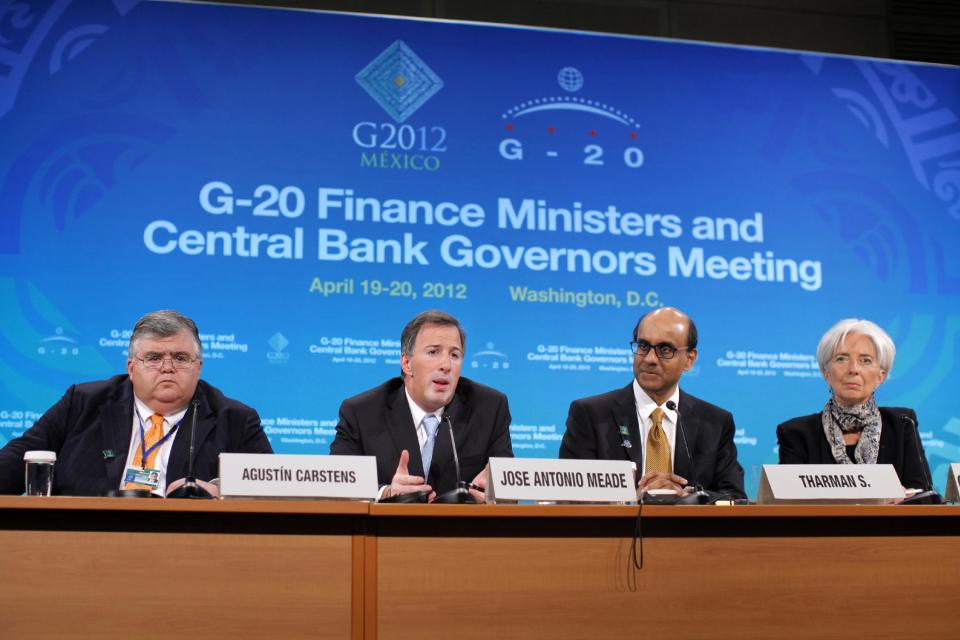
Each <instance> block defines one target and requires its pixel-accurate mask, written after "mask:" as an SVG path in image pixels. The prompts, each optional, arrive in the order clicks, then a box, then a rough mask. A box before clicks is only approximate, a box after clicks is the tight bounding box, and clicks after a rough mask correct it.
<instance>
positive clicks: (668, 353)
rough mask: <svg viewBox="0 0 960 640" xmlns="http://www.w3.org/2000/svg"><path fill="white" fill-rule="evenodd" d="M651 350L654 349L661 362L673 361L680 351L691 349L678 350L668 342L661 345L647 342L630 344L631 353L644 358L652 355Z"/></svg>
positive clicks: (636, 341) (640, 341) (638, 341)
mask: <svg viewBox="0 0 960 640" xmlns="http://www.w3.org/2000/svg"><path fill="white" fill-rule="evenodd" d="M650 349H653V352H654V353H655V354H656V356H657V358H659V359H660V360H671V359H672V358H673V357H674V356H675V355H677V352H678V351H689V350H690V347H680V348H679V349H678V348H677V347H675V346H673V345H672V344H667V343H666V342H661V343H660V344H650V343H649V342H647V341H646V340H634V341H633V342H631V343H630V351H633V352H634V353H636V354H639V355H640V356H642V357H646V355H647V354H648V353H650Z"/></svg>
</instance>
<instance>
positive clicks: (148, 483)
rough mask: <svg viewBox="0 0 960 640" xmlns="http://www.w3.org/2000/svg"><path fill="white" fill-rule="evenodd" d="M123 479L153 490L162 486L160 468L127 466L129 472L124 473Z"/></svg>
mask: <svg viewBox="0 0 960 640" xmlns="http://www.w3.org/2000/svg"><path fill="white" fill-rule="evenodd" d="M123 481H124V482H125V483H127V482H129V483H132V484H138V485H141V486H142V487H144V488H145V489H150V490H153V489H156V488H157V487H159V486H160V470H159V469H141V468H139V467H127V472H126V473H125V474H124V475H123Z"/></svg>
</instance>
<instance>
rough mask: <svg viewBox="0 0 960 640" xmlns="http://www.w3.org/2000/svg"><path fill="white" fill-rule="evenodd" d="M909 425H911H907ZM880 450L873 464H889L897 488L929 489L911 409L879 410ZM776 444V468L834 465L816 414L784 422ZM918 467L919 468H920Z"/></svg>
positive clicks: (928, 474)
mask: <svg viewBox="0 0 960 640" xmlns="http://www.w3.org/2000/svg"><path fill="white" fill-rule="evenodd" d="M911 421H912V422H911ZM880 422H881V427H880V450H879V451H878V452H877V464H892V465H893V468H894V469H896V470H897V475H898V476H900V484H902V485H903V486H905V487H907V488H908V489H924V490H926V489H930V486H929V483H928V482H927V480H926V478H929V477H930V468H929V467H928V466H927V458H926V456H925V455H924V453H923V445H922V444H920V449H919V450H918V449H917V445H918V444H919V442H920V438H919V434H918V433H916V428H915V426H914V425H916V424H917V414H915V413H914V412H913V409H902V408H900V407H880ZM777 442H779V443H780V464H834V463H835V462H836V460H834V459H833V452H832V450H831V449H830V444H829V443H828V442H827V436H826V435H825V434H824V433H823V420H821V417H820V414H819V413H814V414H812V415H809V416H803V417H801V418H794V419H793V420H788V421H787V422H784V423H783V424H781V425H778V426H777ZM921 465H922V466H921Z"/></svg>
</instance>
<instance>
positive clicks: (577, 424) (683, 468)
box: [560, 383, 747, 498]
mask: <svg viewBox="0 0 960 640" xmlns="http://www.w3.org/2000/svg"><path fill="white" fill-rule="evenodd" d="M679 409H680V420H681V422H682V424H683V433H684V434H685V435H686V439H687V444H688V445H689V447H690V455H691V456H692V457H693V465H692V466H691V461H690V459H689V458H688V457H687V452H686V449H685V448H684V446H683V440H682V439H681V436H680V432H679V430H678V432H677V440H676V446H675V447H674V454H673V471H674V473H676V474H677V475H680V476H683V477H684V478H686V479H687V481H688V482H690V484H701V485H703V487H704V489H706V490H707V491H710V492H712V493H718V494H726V495H728V496H730V497H734V498H746V497H747V496H746V494H745V493H744V491H743V469H742V468H741V467H740V463H738V462H737V446H736V445H735V444H734V443H733V436H734V433H735V432H736V427H735V426H734V423H733V416H732V415H730V412H729V411H724V410H723V409H721V408H720V407H717V406H714V405H712V404H710V403H709V402H704V401H703V400H699V399H698V398H695V397H693V396H691V395H690V394H688V393H685V392H684V391H683V390H682V389H681V391H680V406H679ZM620 425H625V426H626V427H627V429H628V431H629V434H630V435H629V436H628V437H627V438H626V439H627V440H629V442H630V443H631V445H632V446H630V447H625V446H624V438H621V437H620V431H619V426H620ZM642 451H643V450H642V445H641V442H640V423H639V420H638V419H637V409H636V403H635V400H634V396H633V384H632V383H631V384H628V385H627V386H626V387H624V388H622V389H617V390H615V391H610V392H608V393H604V394H601V395H598V396H591V397H589V398H581V399H580V400H574V401H573V402H572V403H571V404H570V412H569V414H568V415H567V431H566V433H564V434H563V441H562V442H561V443H560V457H561V458H581V459H599V460H633V461H634V462H636V463H637V469H638V470H642V469H643V460H642V459H641V457H642V455H643V453H642Z"/></svg>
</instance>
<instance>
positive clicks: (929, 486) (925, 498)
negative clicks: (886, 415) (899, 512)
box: [900, 414, 943, 504]
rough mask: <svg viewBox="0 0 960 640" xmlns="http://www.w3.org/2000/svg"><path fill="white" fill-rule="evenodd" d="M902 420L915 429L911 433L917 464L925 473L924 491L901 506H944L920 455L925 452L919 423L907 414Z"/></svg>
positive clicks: (901, 417)
mask: <svg viewBox="0 0 960 640" xmlns="http://www.w3.org/2000/svg"><path fill="white" fill-rule="evenodd" d="M900 419H901V420H903V421H904V422H907V423H909V424H910V425H911V426H912V427H913V428H912V429H910V431H911V432H912V433H913V443H914V444H915V445H917V448H916V450H915V453H916V454H917V464H918V465H920V471H921V472H922V473H923V482H924V486H923V487H922V489H923V491H921V492H920V493H917V494H914V495H912V496H910V497H909V498H907V499H906V500H904V501H903V502H901V503H900V504H942V503H943V498H942V497H941V496H940V494H939V493H937V492H936V490H934V488H933V482H932V481H931V480H930V475H929V471H928V470H927V465H926V462H925V461H924V459H923V455H921V453H920V452H921V451H923V448H922V446H923V445H921V444H920V433H919V431H920V430H919V428H918V427H917V421H916V420H914V419H913V418H911V417H910V416H908V415H906V414H904V415H901V416H900Z"/></svg>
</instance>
